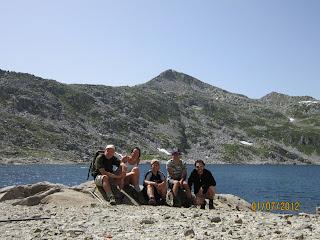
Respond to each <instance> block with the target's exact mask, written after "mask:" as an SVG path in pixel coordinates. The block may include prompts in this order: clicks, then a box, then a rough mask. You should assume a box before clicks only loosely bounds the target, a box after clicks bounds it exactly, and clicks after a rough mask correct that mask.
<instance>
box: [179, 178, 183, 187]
mask: <svg viewBox="0 0 320 240" xmlns="http://www.w3.org/2000/svg"><path fill="white" fill-rule="evenodd" d="M179 183H180V185H181V187H182V185H183V179H180V181H179Z"/></svg>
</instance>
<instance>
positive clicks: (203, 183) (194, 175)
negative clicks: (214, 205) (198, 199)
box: [188, 169, 216, 194]
mask: <svg viewBox="0 0 320 240" xmlns="http://www.w3.org/2000/svg"><path fill="white" fill-rule="evenodd" d="M192 184H194V187H193V188H194V194H197V193H198V192H199V190H200V188H201V187H202V189H203V193H206V192H207V191H208V188H209V187H210V186H216V181H215V179H214V177H213V176H212V173H211V172H210V171H209V170H207V169H203V173H202V175H201V176H200V175H199V174H198V172H197V170H196V169H193V171H192V172H191V174H190V177H189V179H188V185H189V187H190V189H191V186H192Z"/></svg>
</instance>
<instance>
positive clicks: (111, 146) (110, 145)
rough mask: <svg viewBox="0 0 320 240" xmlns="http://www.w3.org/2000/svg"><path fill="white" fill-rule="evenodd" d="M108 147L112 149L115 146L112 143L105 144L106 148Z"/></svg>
mask: <svg viewBox="0 0 320 240" xmlns="http://www.w3.org/2000/svg"><path fill="white" fill-rule="evenodd" d="M108 148H112V149H114V150H115V149H116V148H115V147H114V145H112V144H109V145H107V146H106V149H108Z"/></svg>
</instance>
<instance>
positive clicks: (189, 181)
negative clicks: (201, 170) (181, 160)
mask: <svg viewBox="0 0 320 240" xmlns="http://www.w3.org/2000/svg"><path fill="white" fill-rule="evenodd" d="M193 182H194V180H193V172H191V174H190V177H189V178H188V185H189V188H190V189H191V187H192V184H193Z"/></svg>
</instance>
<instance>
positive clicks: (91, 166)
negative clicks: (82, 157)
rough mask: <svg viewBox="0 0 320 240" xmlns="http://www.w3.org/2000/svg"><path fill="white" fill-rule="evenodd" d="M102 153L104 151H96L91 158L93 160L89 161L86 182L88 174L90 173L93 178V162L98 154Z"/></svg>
mask: <svg viewBox="0 0 320 240" xmlns="http://www.w3.org/2000/svg"><path fill="white" fill-rule="evenodd" d="M103 153H104V150H98V151H96V153H95V154H94V157H93V159H92V160H91V163H90V167H89V170H88V176H87V180H88V179H89V176H90V173H91V176H92V177H94V164H95V161H96V159H97V157H98V156H99V155H100V154H103Z"/></svg>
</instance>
